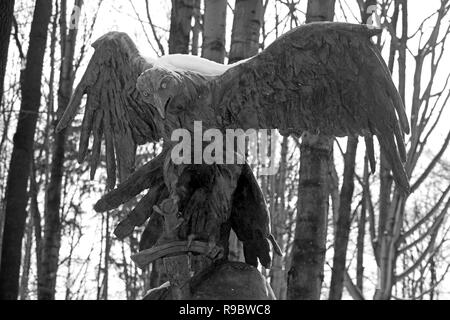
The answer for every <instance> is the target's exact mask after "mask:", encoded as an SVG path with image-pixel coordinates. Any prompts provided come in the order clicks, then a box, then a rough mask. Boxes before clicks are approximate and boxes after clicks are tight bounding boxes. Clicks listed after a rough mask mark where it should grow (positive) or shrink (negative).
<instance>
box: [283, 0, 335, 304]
mask: <svg viewBox="0 0 450 320" xmlns="http://www.w3.org/2000/svg"><path fill="white" fill-rule="evenodd" d="M334 5H335V0H309V1H308V11H307V15H306V22H307V23H309V22H314V21H324V20H330V21H331V20H333V17H334ZM332 150H333V139H332V138H331V137H325V136H313V135H309V134H305V135H304V137H303V139H302V144H301V156H300V181H299V197H298V203H297V220H296V222H297V225H296V230H295V239H294V243H293V247H292V253H291V254H292V265H291V269H290V270H289V274H288V299H290V300H318V299H320V291H321V288H322V282H323V267H324V262H325V253H326V236H327V216H328V207H329V203H328V198H329V188H328V181H329V179H328V175H329V168H330V165H331V164H330V162H331V154H332Z"/></svg>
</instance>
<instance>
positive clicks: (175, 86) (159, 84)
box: [136, 66, 182, 119]
mask: <svg viewBox="0 0 450 320" xmlns="http://www.w3.org/2000/svg"><path fill="white" fill-rule="evenodd" d="M181 84H182V80H181V76H180V75H179V74H178V73H176V72H174V71H172V70H170V69H167V68H164V67H162V66H153V67H152V68H150V69H147V70H146V71H144V72H143V73H142V74H141V75H140V76H139V78H138V80H137V84H136V88H137V90H138V91H139V92H140V93H141V94H142V96H143V98H144V101H145V102H147V103H149V104H151V105H152V106H153V107H155V108H156V110H157V111H158V113H159V115H160V116H161V117H162V118H163V119H165V118H166V111H167V106H168V105H169V103H170V101H171V100H172V99H173V98H174V97H175V96H176V95H177V94H178V92H179V90H180V87H181Z"/></svg>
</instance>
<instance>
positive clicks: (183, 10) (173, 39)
mask: <svg viewBox="0 0 450 320" xmlns="http://www.w3.org/2000/svg"><path fill="white" fill-rule="evenodd" d="M194 9H195V0H172V15H171V22H170V36H169V54H175V53H182V54H188V53H189V40H190V33H191V24H192V16H193V14H194Z"/></svg>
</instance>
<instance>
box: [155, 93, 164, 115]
mask: <svg viewBox="0 0 450 320" xmlns="http://www.w3.org/2000/svg"><path fill="white" fill-rule="evenodd" d="M155 108H156V110H158V113H159V115H160V116H161V118H163V120H165V119H166V103H165V102H164V100H163V99H161V97H159V96H157V95H155Z"/></svg>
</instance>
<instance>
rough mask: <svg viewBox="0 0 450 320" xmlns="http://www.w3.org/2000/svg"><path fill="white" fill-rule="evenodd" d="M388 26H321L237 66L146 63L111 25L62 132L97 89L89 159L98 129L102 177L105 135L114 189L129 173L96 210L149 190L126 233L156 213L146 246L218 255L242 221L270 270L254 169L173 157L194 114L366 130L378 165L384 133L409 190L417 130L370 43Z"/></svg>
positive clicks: (298, 131)
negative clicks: (411, 142)
mask: <svg viewBox="0 0 450 320" xmlns="http://www.w3.org/2000/svg"><path fill="white" fill-rule="evenodd" d="M380 32H381V31H380V30H374V29H370V28H369V27H367V26H364V25H354V24H347V23H332V22H330V23H329V22H321V23H311V24H308V25H304V26H301V27H298V28H296V29H294V30H292V31H290V32H288V33H286V34H284V35H283V36H281V37H280V38H278V39H277V40H275V41H274V42H273V43H272V44H271V45H270V46H269V47H267V48H266V49H265V50H264V51H263V52H261V53H260V54H258V55H256V56H255V57H253V58H251V59H248V60H246V61H243V62H241V63H238V64H235V65H231V66H222V65H218V64H214V63H212V62H209V64H206V67H205V68H203V69H202V68H199V67H198V66H196V65H195V63H193V64H192V65H191V64H189V63H184V64H183V63H177V62H176V61H177V59H174V58H175V57H174V56H172V57H171V56H167V57H163V58H160V59H158V60H151V59H147V58H145V57H144V56H142V55H141V54H140V53H139V51H138V50H137V48H136V45H135V44H134V43H133V41H132V40H131V39H130V38H129V37H128V36H127V35H126V34H124V33H117V32H112V33H108V34H106V35H105V36H103V37H102V38H101V39H99V40H98V41H97V42H95V43H94V45H93V47H94V48H95V53H94V55H93V57H92V59H91V61H90V63H89V65H88V67H87V70H86V72H85V74H84V76H83V77H82V79H81V81H80V83H79V85H78V87H77V88H76V90H75V91H74V95H73V97H72V100H71V102H70V104H69V106H68V108H67V110H66V112H65V114H64V116H63V117H62V119H61V121H60V123H59V126H58V130H61V129H63V128H65V127H67V126H68V125H69V124H70V123H71V121H72V120H73V119H74V117H75V116H76V114H77V112H78V109H79V106H80V104H81V102H82V98H83V96H84V95H86V96H87V99H86V107H85V111H84V119H83V124H82V130H81V137H80V147H79V161H80V162H81V161H83V160H84V159H85V158H86V155H87V154H88V148H89V139H90V136H91V135H93V145H92V153H91V156H90V165H91V175H92V178H93V177H94V175H95V171H96V168H97V166H98V164H99V161H100V153H101V141H102V139H104V140H105V147H106V148H105V150H106V151H105V152H106V167H107V186H108V189H113V188H114V187H115V184H116V175H118V177H119V180H120V181H121V184H120V185H119V186H118V187H117V188H116V189H115V190H113V191H111V192H109V193H108V194H107V195H106V196H104V197H103V198H102V199H101V200H100V201H99V202H98V203H97V204H96V206H95V209H96V210H97V211H106V210H111V209H113V208H116V207H118V206H119V205H121V204H123V203H126V202H127V201H129V200H131V199H132V198H134V197H135V196H137V195H138V194H140V193H141V192H142V191H144V190H147V189H148V193H147V195H146V196H144V197H143V198H142V199H141V200H140V202H139V203H138V204H137V206H136V208H135V209H134V210H133V211H132V212H131V213H130V215H129V216H128V217H127V218H126V219H125V220H124V221H123V222H122V223H121V224H120V225H119V226H118V228H117V229H116V232H115V233H116V235H118V236H119V237H125V236H127V235H129V234H130V233H131V232H132V231H133V229H134V227H135V226H138V225H142V224H144V223H145V222H146V221H147V220H149V222H148V224H147V228H146V230H145V231H144V234H143V239H142V241H141V249H147V248H149V247H152V246H154V245H160V244H162V243H165V242H169V241H176V240H180V239H181V240H188V241H189V243H191V242H192V241H194V242H195V240H201V241H205V242H208V243H209V244H210V245H209V247H210V249H211V251H213V249H214V247H217V246H219V247H220V248H223V250H224V251H223V254H224V255H225V257H226V255H227V248H228V244H227V243H228V235H229V232H230V229H231V228H232V229H233V230H234V231H235V232H236V234H237V236H238V238H239V239H240V240H241V241H242V242H243V246H244V254H245V259H246V262H247V263H248V264H251V265H255V266H256V265H257V263H258V260H259V261H260V262H261V264H262V265H264V266H265V267H269V266H270V261H271V257H270V246H269V243H270V242H271V243H272V244H273V247H274V249H275V251H276V253H278V254H281V252H279V248H278V246H277V245H276V243H275V241H274V239H273V237H272V236H271V234H270V219H269V214H268V211H267V206H266V203H265V200H264V197H263V194H262V192H261V189H260V188H259V186H258V183H257V181H256V179H255V177H254V176H253V173H252V171H251V169H250V167H249V166H248V165H247V164H244V165H221V164H213V165H178V166H177V165H174V164H173V163H171V161H170V150H171V147H172V146H173V144H171V141H170V139H171V134H172V132H173V131H174V130H175V129H179V128H184V129H187V130H189V131H192V130H193V125H194V121H202V125H203V128H204V129H211V128H214V129H219V130H221V131H222V132H224V131H225V130H226V129H237V128H240V129H243V130H247V129H250V128H253V129H278V130H279V131H280V133H281V134H283V135H290V134H294V135H297V136H300V135H302V134H303V133H304V132H310V133H313V134H319V133H320V134H323V135H329V136H338V137H343V136H348V135H361V136H364V138H365V141H366V147H367V154H368V157H369V159H370V164H371V167H372V170H374V169H375V156H374V154H375V153H374V144H373V136H374V135H376V136H377V138H378V141H379V144H380V147H381V152H382V153H383V154H384V156H385V157H386V159H388V161H389V163H390V165H391V167H392V171H393V175H394V178H395V181H396V183H397V185H398V187H399V188H400V189H401V190H402V191H403V192H405V193H408V192H409V182H408V177H407V175H406V173H405V170H404V166H403V163H404V162H405V159H406V151H405V146H404V138H403V136H404V134H408V133H409V130H410V129H409V124H408V119H407V116H406V113H405V109H404V105H403V103H402V100H401V97H400V95H399V93H398V91H397V89H396V87H395V85H394V83H393V81H392V78H391V75H390V73H389V70H388V68H387V66H386V64H385V62H384V61H383V58H382V57H381V54H380V52H379V50H378V49H377V47H376V46H375V45H374V44H373V43H372V42H371V37H372V36H374V35H376V34H378V33H380ZM189 59H194V60H192V61H194V62H195V59H196V58H189ZM197 59H200V58H197ZM186 61H191V60H186ZM161 139H163V141H164V147H163V151H162V153H161V154H160V155H158V156H157V157H156V158H154V159H153V160H151V161H150V162H148V163H147V164H145V165H144V166H142V167H141V168H138V169H137V170H136V171H134V165H135V153H136V146H137V145H142V144H145V143H148V142H157V141H160V140H161ZM155 213H157V214H155ZM161 239H163V240H161Z"/></svg>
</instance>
